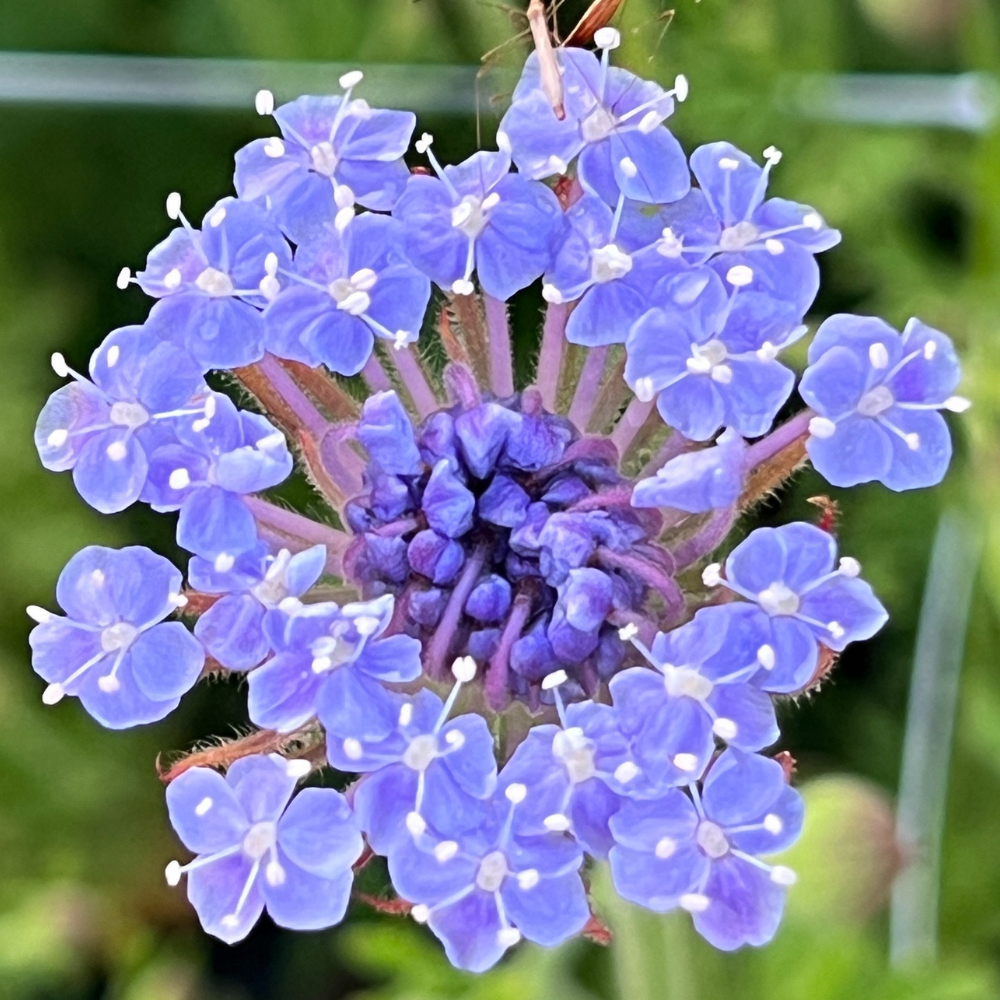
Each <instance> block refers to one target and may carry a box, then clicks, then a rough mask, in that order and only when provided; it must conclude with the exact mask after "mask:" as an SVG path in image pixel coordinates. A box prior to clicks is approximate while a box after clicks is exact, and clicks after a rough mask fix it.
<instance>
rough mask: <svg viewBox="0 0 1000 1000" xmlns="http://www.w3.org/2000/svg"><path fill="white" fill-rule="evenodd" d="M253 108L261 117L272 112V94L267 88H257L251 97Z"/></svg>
mask: <svg viewBox="0 0 1000 1000" xmlns="http://www.w3.org/2000/svg"><path fill="white" fill-rule="evenodd" d="M253 106H254V110H255V111H256V112H257V114H259V115H260V116H261V117H267V116H268V115H270V114H273V113H274V94H272V93H271V91H269V90H258V91H257V94H256V96H255V97H254V99H253Z"/></svg>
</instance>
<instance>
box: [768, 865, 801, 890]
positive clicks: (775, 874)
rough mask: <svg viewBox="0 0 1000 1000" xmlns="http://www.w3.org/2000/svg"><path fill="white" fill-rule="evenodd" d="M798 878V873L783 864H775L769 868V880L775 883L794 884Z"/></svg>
mask: <svg viewBox="0 0 1000 1000" xmlns="http://www.w3.org/2000/svg"><path fill="white" fill-rule="evenodd" d="M798 880H799V877H798V875H796V874H795V872H793V871H792V869H791V868H786V867H785V865H775V866H774V867H773V868H772V869H771V881H772V882H774V884H775V885H786V886H787V885H795V883H796V882H798Z"/></svg>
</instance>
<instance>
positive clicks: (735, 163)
mask: <svg viewBox="0 0 1000 1000" xmlns="http://www.w3.org/2000/svg"><path fill="white" fill-rule="evenodd" d="M739 166H740V161H739V160H734V159H733V158H732V157H731V156H724V157H723V158H722V159H721V160H719V169H720V170H738V169H739Z"/></svg>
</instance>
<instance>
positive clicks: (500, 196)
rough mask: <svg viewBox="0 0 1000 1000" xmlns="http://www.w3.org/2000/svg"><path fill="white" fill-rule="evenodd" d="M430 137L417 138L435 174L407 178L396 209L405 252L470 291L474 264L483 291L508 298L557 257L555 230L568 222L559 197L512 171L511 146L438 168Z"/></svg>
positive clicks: (445, 282)
mask: <svg viewBox="0 0 1000 1000" xmlns="http://www.w3.org/2000/svg"><path fill="white" fill-rule="evenodd" d="M430 145H431V137H430V136H429V135H425V136H424V137H423V138H422V139H421V140H420V141H419V142H418V143H417V148H418V150H419V151H422V152H423V151H426V152H427V154H428V156H430V157H431V163H432V164H433V165H434V169H435V171H436V172H437V175H438V176H437V177H429V176H426V175H424V176H421V175H415V176H413V177H411V178H410V179H409V181H407V184H406V190H405V191H404V192H403V196H402V197H401V198H400V199H399V201H398V202H397V203H396V207H395V208H394V209H393V215H394V216H395V217H396V218H398V219H399V220H400V221H401V222H402V223H403V226H404V229H405V231H406V253H407V255H408V256H409V258H410V260H411V261H413V263H414V264H416V266H417V267H419V268H420V270H421V271H423V272H424V274H426V275H427V276H428V277H429V278H431V279H432V280H433V281H434V282H435V284H437V285H439V286H440V287H441V288H443V289H445V290H446V291H450V292H455V293H456V294H461V295H470V294H471V293H472V291H473V285H472V281H471V278H472V273H473V271H475V272H476V274H477V276H478V277H479V284H480V285H481V286H482V289H483V291H484V292H486V293H487V294H488V295H492V296H493V297H494V298H497V299H508V298H510V296H511V295H513V294H514V292H516V291H519V290H520V289H522V288H526V287H527V286H528V285H530V284H531V282H533V281H534V280H535V279H536V278H538V277H539V276H540V275H541V274H542V272H543V271H545V270H546V269H547V268H548V267H549V264H550V263H551V260H552V242H553V237H554V236H555V235H556V234H557V233H558V232H559V231H560V229H561V227H562V224H563V212H562V207H561V206H560V204H559V200H558V198H556V196H555V195H554V194H553V193H552V191H551V190H550V189H549V188H547V187H546V186H545V185H544V184H541V183H539V182H538V181H532V180H528V179H527V178H526V177H523V176H521V175H520V174H513V173H511V172H510V151H509V150H507V149H501V150H500V151H499V152H497V153H490V152H485V151H481V152H478V153H474V154H473V155H472V156H471V157H469V159H467V160H466V161H465V162H464V163H460V164H458V166H447V167H444V168H441V167H440V166H439V165H438V162H437V160H436V158H434V155H433V153H432V152H431V150H430Z"/></svg>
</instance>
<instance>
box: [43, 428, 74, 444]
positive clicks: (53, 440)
mask: <svg viewBox="0 0 1000 1000" xmlns="http://www.w3.org/2000/svg"><path fill="white" fill-rule="evenodd" d="M68 439H69V431H68V430H66V428H65V427H57V428H56V429H55V430H54V431H51V432H50V433H49V436H48V437H47V438H46V439H45V441H46V443H47V444H48V446H49V447H50V448H61V447H62V446H63V445H64V444H65V443H66V441H67V440H68Z"/></svg>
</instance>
